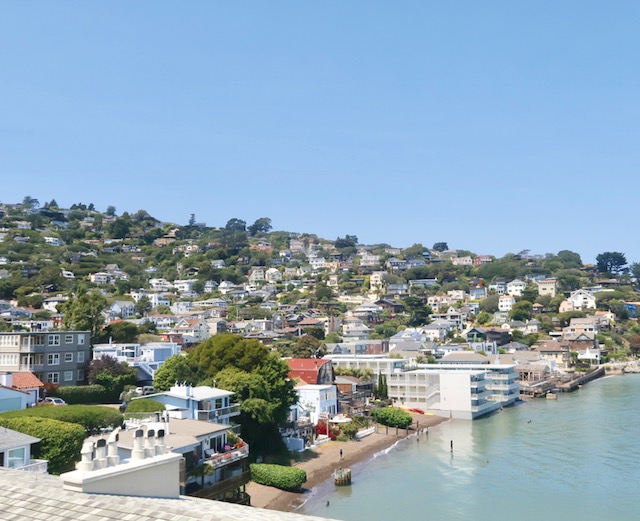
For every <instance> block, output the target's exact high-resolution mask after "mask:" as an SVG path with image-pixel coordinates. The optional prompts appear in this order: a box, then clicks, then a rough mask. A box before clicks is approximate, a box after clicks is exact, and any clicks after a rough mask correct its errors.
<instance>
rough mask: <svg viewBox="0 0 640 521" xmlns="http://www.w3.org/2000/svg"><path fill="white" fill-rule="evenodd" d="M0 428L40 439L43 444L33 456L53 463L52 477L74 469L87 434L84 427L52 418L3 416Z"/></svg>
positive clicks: (50, 468)
mask: <svg viewBox="0 0 640 521" xmlns="http://www.w3.org/2000/svg"><path fill="white" fill-rule="evenodd" d="M56 408H57V407H56ZM43 409H54V407H43ZM60 409H62V407H60ZM0 425H1V426H3V427H6V428H7V429H13V430H14V431H18V432H21V433H23V434H28V435H29V436H35V437H36V438H40V439H41V440H42V441H40V443H37V444H35V445H34V446H33V457H34V458H38V459H46V460H49V465H48V468H49V473H50V474H61V473H63V472H67V471H70V470H73V469H74V467H75V462H76V461H78V460H79V459H80V449H82V443H83V441H84V438H85V435H86V433H85V430H84V429H83V428H82V426H81V425H77V424H74V423H68V422H63V421H58V420H52V419H50V418H36V417H31V418H30V417H23V418H7V417H6V415H2V416H0Z"/></svg>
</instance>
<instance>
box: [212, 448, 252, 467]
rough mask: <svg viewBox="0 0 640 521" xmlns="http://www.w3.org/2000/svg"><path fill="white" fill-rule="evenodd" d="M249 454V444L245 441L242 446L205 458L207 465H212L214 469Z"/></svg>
mask: <svg viewBox="0 0 640 521" xmlns="http://www.w3.org/2000/svg"><path fill="white" fill-rule="evenodd" d="M248 456H249V445H247V444H246V443H245V444H244V445H243V446H242V447H240V448H238V449H233V450H230V451H229V452H224V453H222V454H213V455H211V456H209V457H208V458H207V459H206V460H205V463H206V464H207V465H211V466H212V467H213V468H214V469H218V468H220V467H224V466H226V465H229V463H233V462H235V461H238V460H241V459H243V458H247V457H248Z"/></svg>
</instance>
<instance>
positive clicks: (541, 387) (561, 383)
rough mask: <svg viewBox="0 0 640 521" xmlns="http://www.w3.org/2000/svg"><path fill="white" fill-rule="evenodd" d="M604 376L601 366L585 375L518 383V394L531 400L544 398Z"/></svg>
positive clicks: (567, 375)
mask: <svg viewBox="0 0 640 521" xmlns="http://www.w3.org/2000/svg"><path fill="white" fill-rule="evenodd" d="M604 375H605V368H604V367H603V366H600V367H597V368H595V369H592V370H591V371H589V372H586V373H579V374H578V375H576V373H573V374H566V375H563V376H562V377H558V378H549V379H548V380H538V381H535V382H533V381H526V382H520V394H523V395H525V396H530V397H533V398H540V397H544V396H546V395H547V394H548V393H550V392H571V391H575V390H577V389H579V388H580V386H582V385H584V384H586V383H588V382H591V381H592V380H595V379H596V378H601V377H603V376H604Z"/></svg>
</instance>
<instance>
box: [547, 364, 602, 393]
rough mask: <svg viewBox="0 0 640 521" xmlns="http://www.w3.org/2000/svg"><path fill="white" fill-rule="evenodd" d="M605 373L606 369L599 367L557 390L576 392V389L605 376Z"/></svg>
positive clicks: (560, 385)
mask: <svg viewBox="0 0 640 521" xmlns="http://www.w3.org/2000/svg"><path fill="white" fill-rule="evenodd" d="M604 373H605V369H604V367H598V368H596V369H593V370H592V371H589V372H588V373H584V374H583V375H582V376H579V377H577V378H573V379H572V380H570V381H569V382H566V383H562V384H558V385H557V388H558V389H559V390H560V391H562V392H563V393H564V392H571V391H575V390H576V389H579V388H580V386H581V385H583V384H586V383H588V382H590V381H592V380H595V379H596V378H600V377H602V376H604Z"/></svg>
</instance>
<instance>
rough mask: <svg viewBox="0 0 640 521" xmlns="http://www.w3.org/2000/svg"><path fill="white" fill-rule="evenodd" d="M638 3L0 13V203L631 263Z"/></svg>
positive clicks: (84, 7)
mask: <svg viewBox="0 0 640 521" xmlns="http://www.w3.org/2000/svg"><path fill="white" fill-rule="evenodd" d="M639 15H640V4H639V3H638V2H631V1H628V2H625V1H619V2H615V3H604V2H595V1H588V0H580V1H563V2H552V1H538V2H513V1H488V2H478V1H468V2H464V1H457V2H435V1H426V0H423V1H405V2H378V1H372V0H367V1H364V0H362V1H359V2H355V1H348V0H340V1H323V2H300V1H293V0H292V1H288V2H286V1H277V0H274V1H270V2H262V1H260V2H258V1H255V2H249V1H246V2H212V1H201V2H198V1H190V2H164V1H158V0H154V1H153V2H152V1H146V2H145V1H138V2H116V1H114V2H81V1H77V2H65V1H56V2H50V1H42V2H6V3H4V4H3V6H2V14H1V16H0V201H2V202H18V201H21V200H22V198H23V197H24V196H25V195H31V196H32V197H36V198H38V199H40V201H41V202H44V201H46V200H50V199H51V198H55V199H56V200H57V202H58V203H59V204H61V205H63V206H68V205H71V204H72V203H74V202H84V203H85V204H87V203H89V202H93V203H94V204H95V205H96V206H97V207H98V208H99V209H106V207H107V206H108V205H114V206H116V208H117V209H118V212H122V211H130V212H135V211H137V210H139V209H141V208H143V209H145V210H147V211H149V213H151V214H152V215H154V216H155V217H158V218H160V219H162V220H166V221H174V222H177V223H180V224H186V223H187V221H188V219H189V216H190V214H191V213H195V214H196V218H197V220H199V221H205V222H207V224H208V225H210V226H223V225H224V224H225V223H226V221H227V220H228V219H229V218H231V217H238V218H241V219H244V220H246V221H248V222H249V223H251V222H253V220H255V219H256V218H258V217H263V216H266V217H270V218H271V219H272V222H273V225H274V228H275V229H284V230H290V231H298V232H304V231H306V232H311V233H316V234H318V235H320V236H321V237H326V238H329V239H335V238H336V237H337V236H344V235H345V234H353V235H357V236H358V237H359V238H360V241H361V242H364V243H378V242H386V243H390V244H394V245H397V246H409V245H411V244H413V243H415V242H422V243H423V244H425V245H427V246H431V245H432V244H433V243H434V242H437V241H447V242H448V243H449V246H450V247H453V248H459V249H469V250H472V251H474V252H476V253H479V254H495V255H499V256H501V255H503V254H505V253H507V252H517V251H520V250H523V249H530V250H531V251H532V252H533V253H541V254H544V253H546V252H557V251H558V250H560V249H571V250H574V251H577V252H579V253H580V254H581V255H582V256H583V260H585V261H586V262H592V261H593V259H594V258H595V255H596V254H597V253H600V252H602V251H622V252H625V253H626V254H627V258H628V260H629V261H640V245H638V242H637V241H635V240H634V234H633V229H634V228H635V226H634V224H633V223H634V221H635V219H634V217H635V212H634V210H635V208H636V204H635V203H636V198H637V194H638V193H639V192H640V190H639V188H640V177H639V176H638V175H637V169H638V165H640V146H638V144H639V143H640V135H639V134H640V131H639V122H640V101H639V100H640V98H639V96H638V93H639V92H640V69H639V68H638V51H639V50H640V32H639V31H638V30H637V27H638V25H639V22H640V16H639Z"/></svg>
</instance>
